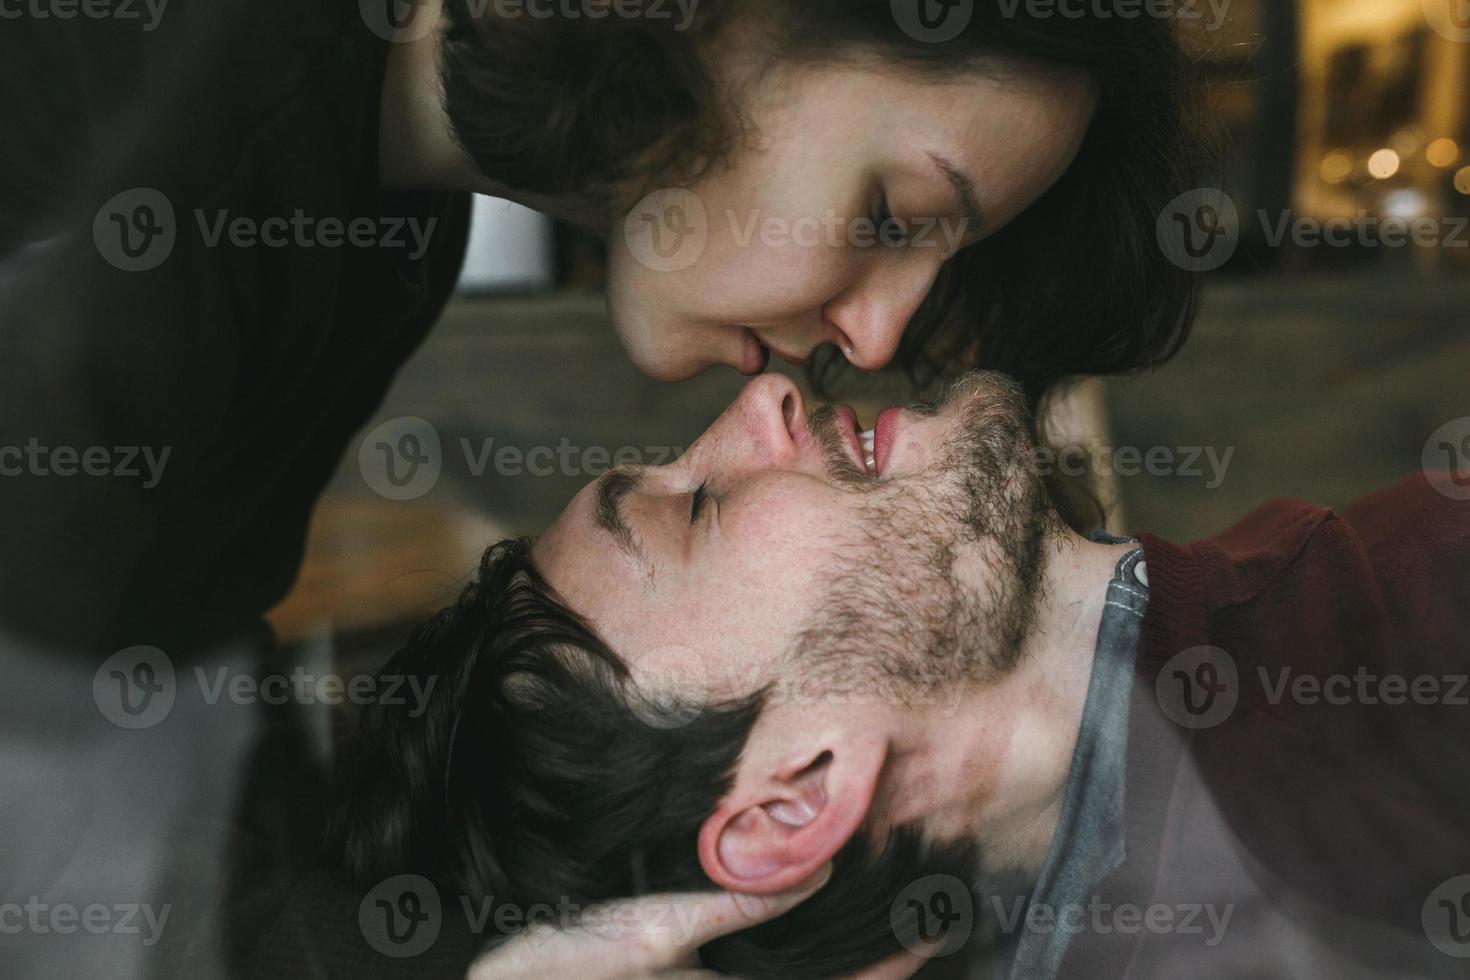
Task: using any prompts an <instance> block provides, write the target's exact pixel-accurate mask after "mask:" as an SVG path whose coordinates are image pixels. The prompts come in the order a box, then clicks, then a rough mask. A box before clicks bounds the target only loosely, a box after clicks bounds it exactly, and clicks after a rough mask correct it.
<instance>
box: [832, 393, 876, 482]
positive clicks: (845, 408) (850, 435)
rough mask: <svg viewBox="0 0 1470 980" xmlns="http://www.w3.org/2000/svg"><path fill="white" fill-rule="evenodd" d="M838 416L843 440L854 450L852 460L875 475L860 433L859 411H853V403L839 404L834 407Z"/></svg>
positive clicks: (863, 469) (865, 470) (865, 471)
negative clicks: (869, 464) (868, 463)
mask: <svg viewBox="0 0 1470 980" xmlns="http://www.w3.org/2000/svg"><path fill="white" fill-rule="evenodd" d="M833 412H834V413H835V414H836V416H837V423H838V424H837V428H838V430H839V431H840V432H841V433H842V436H843V441H844V443H845V444H846V445H847V447H848V449H850V450H851V451H852V461H853V463H854V464H856V466H857V467H858V469H860V470H862V471H863V472H864V473H867V474H868V475H869V476H872V475H873V470H872V468H871V467H870V466H868V465H867V456H868V454H867V452H866V451H865V449H866V447H865V446H864V441H865V440H864V439H863V438H862V437H861V436H860V435H859V434H858V419H857V412H855V411H853V409H852V406H851V405H837V406H835V407H834V408H833Z"/></svg>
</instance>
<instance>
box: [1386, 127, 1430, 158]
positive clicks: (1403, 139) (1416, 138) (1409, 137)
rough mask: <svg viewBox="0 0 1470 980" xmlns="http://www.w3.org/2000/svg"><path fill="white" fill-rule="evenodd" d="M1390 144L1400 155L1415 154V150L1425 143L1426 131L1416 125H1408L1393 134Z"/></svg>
mask: <svg viewBox="0 0 1470 980" xmlns="http://www.w3.org/2000/svg"><path fill="white" fill-rule="evenodd" d="M1389 145H1390V146H1392V147H1393V148H1394V151H1395V152H1396V153H1398V155H1399V156H1400V157H1407V156H1413V155H1414V151H1415V150H1417V149H1419V147H1421V146H1423V145H1424V133H1423V131H1422V130H1420V129H1417V128H1416V127H1413V126H1409V127H1406V128H1404V129H1401V130H1399V131H1398V132H1397V133H1394V134H1393V139H1391V140H1389Z"/></svg>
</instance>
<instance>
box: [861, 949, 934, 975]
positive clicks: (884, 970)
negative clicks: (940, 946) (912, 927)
mask: <svg viewBox="0 0 1470 980" xmlns="http://www.w3.org/2000/svg"><path fill="white" fill-rule="evenodd" d="M928 962H929V957H927V956H925V955H923V954H922V953H915V952H911V951H910V950H907V949H905V950H903V951H902V952H898V953H894V954H893V955H892V956H890V957H888V959H886V960H881V961H879V962H877V963H874V964H873V965H872V966H869V967H865V968H863V969H861V970H859V971H857V972H856V973H849V974H848V975H847V976H846V977H844V978H843V980H908V978H909V977H911V976H913V975H914V974H915V973H918V972H919V971H920V970H922V969H923V968H924V964H926V963H928Z"/></svg>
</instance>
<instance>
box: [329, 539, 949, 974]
mask: <svg viewBox="0 0 1470 980" xmlns="http://www.w3.org/2000/svg"><path fill="white" fill-rule="evenodd" d="M628 652H629V653H632V651H628ZM384 672H385V673H387V674H390V675H398V676H402V677H405V678H417V679H418V680H419V681H420V682H421V684H422V685H424V688H423V689H428V690H430V691H431V694H430V695H429V697H428V701H427V705H417V704H415V705H405V704H398V705H388V704H385V703H376V702H375V703H374V704H373V705H372V706H371V707H370V708H368V709H367V713H366V714H365V715H364V717H363V725H362V730H361V733H360V734H359V735H358V736H357V737H356V739H355V740H354V742H353V743H352V744H351V745H350V746H349V748H348V751H347V752H346V753H345V756H344V764H343V766H342V770H341V773H340V786H339V792H338V796H337V800H336V806H335V814H334V818H333V826H332V833H331V839H332V844H333V848H334V850H335V852H336V854H337V856H338V857H339V858H340V860H341V861H342V862H343V864H344V865H345V868H346V870H347V871H348V873H349V874H350V875H351V876H352V877H353V878H354V879H355V880H356V881H357V882H358V883H359V884H361V885H363V886H365V887H370V886H371V885H373V884H375V883H376V882H378V881H382V880H384V879H386V878H388V877H391V876H393V875H397V874H404V873H417V874H421V875H424V876H426V877H428V878H430V879H431V880H433V881H435V882H436V883H437V884H438V885H440V886H442V887H444V888H446V889H449V890H450V891H451V892H452V893H457V894H461V895H467V896H469V897H470V899H471V900H472V901H474V902H476V903H480V902H485V901H490V902H491V903H492V904H494V905H496V906H499V905H501V904H506V905H509V906H511V907H513V908H518V909H522V910H524V909H529V908H532V907H535V906H543V907H567V906H571V907H580V908H586V907H587V906H588V905H591V904H595V903H598V902H604V901H608V900H612V899H618V898H624V897H628V896H632V895H638V894H649V893H658V892H667V891H691V890H702V889H711V888H714V887H715V886H714V884H713V882H711V880H710V879H709V878H708V877H707V876H706V875H705V874H704V872H703V870H702V868H701V867H700V864H699V858H698V853H697V849H696V840H697V836H698V833H699V828H700V825H701V824H702V823H703V821H704V819H705V817H706V816H708V815H709V814H710V813H711V812H712V811H713V810H714V808H715V805H716V804H717V803H718V802H719V800H720V799H721V798H722V797H723V796H724V795H725V793H726V792H727V791H728V790H729V788H730V786H731V783H732V779H733V772H734V769H735V765H736V762H737V760H738V759H739V757H740V753H741V751H742V749H743V747H744V745H745V741H746V738H747V736H748V735H749V734H750V731H751V728H752V726H753V725H754V723H755V720H756V718H757V717H758V716H759V714H760V711H761V708H762V704H763V701H764V700H765V698H766V695H765V693H764V692H757V693H754V694H752V695H750V696H748V697H746V698H743V699H740V700H736V701H731V702H728V703H721V704H701V705H671V704H667V703H664V704H661V705H658V706H655V705H652V704H650V703H647V702H646V701H640V700H639V698H640V694H639V693H638V692H636V691H634V690H633V689H632V686H631V683H630V681H629V672H628V669H627V666H626V662H625V661H624V660H623V659H621V658H620V657H619V656H618V655H616V654H614V653H613V651H612V650H610V649H608V647H607V646H606V645H605V644H604V643H603V642H602V641H601V640H600V639H599V638H598V637H597V635H596V634H595V633H594V632H593V631H592V630H591V629H590V628H589V626H588V624H586V623H585V622H584V621H583V620H582V619H581V617H579V616H578V615H577V614H576V613H575V612H574V611H572V610H571V609H569V608H567V607H566V606H565V605H564V604H563V603H562V602H561V601H560V600H559V599H558V598H557V597H556V596H555V594H554V593H553V592H552V590H551V589H550V587H549V586H548V585H547V583H546V582H545V581H544V580H543V579H542V578H541V576H540V575H539V574H538V573H537V572H536V569H535V568H534V567H533V565H532V563H531V560H530V543H529V542H528V541H525V540H518V541H506V542H502V543H500V544H498V545H496V546H494V547H492V548H490V549H489V550H488V551H487V552H486V553H485V555H484V557H483V559H482V561H481V564H480V570H479V575H478V577H477V579H476V580H475V582H474V583H472V584H471V585H470V586H469V587H468V588H466V589H465V591H464V592H463V594H462V595H461V596H460V597H459V599H458V601H456V602H455V603H454V604H453V605H452V606H450V607H448V608H446V609H444V610H443V611H441V612H440V613H439V614H438V615H436V616H435V617H434V618H433V619H431V620H429V621H428V622H427V623H425V624H423V625H422V626H421V627H419V628H418V630H417V631H416V632H415V633H414V634H413V637H412V638H411V640H410V641H409V643H408V644H407V645H406V646H405V647H404V648H403V649H402V650H400V651H399V652H398V653H397V654H395V655H394V657H393V658H392V659H391V660H390V662H389V663H388V665H387V666H386V667H385V668H384ZM430 679H432V682H433V683H432V687H428V685H429V682H430ZM420 709H422V710H420ZM650 712H653V713H652V714H651V713H650ZM661 719H677V720H678V722H679V724H677V725H673V724H661V723H660V720H661ZM975 864H976V854H975V849H974V848H973V847H971V846H969V845H942V846H941V845H932V844H930V843H929V842H926V841H925V840H924V839H923V838H922V836H921V835H920V834H919V833H918V831H917V830H916V829H914V828H912V827H909V828H901V829H900V830H898V831H897V832H895V833H893V834H891V835H887V837H886V838H885V839H884V840H881V841H880V840H876V839H874V838H873V837H871V836H869V835H868V834H859V835H857V836H855V837H854V838H853V840H852V841H851V842H849V844H848V845H847V846H846V847H845V848H844V849H843V850H842V851H841V852H840V853H839V854H838V855H837V857H836V858H835V860H834V867H833V875H832V879H831V881H830V882H829V883H828V884H827V885H826V887H824V888H823V889H822V890H821V891H819V892H818V893H817V894H816V895H815V896H813V897H812V898H810V899H808V900H807V901H806V902H804V903H803V904H801V905H800V906H798V907H797V908H796V909H794V910H793V911H791V912H788V913H786V914H785V915H784V916H781V917H780V918H777V919H775V920H773V921H771V922H767V923H764V924H762V925H759V926H756V927H753V928H751V929H748V930H745V931H744V932H740V933H736V934H734V935H731V936H727V937H724V938H722V939H719V940H717V941H715V942H712V943H710V944H708V945H706V946H705V947H704V948H703V950H702V951H701V955H702V958H703V960H704V962H705V964H706V965H707V966H709V967H711V968H714V969H718V970H722V971H725V972H729V973H733V974H736V975H740V976H749V977H808V976H810V977H822V976H832V975H834V974H841V973H846V972H850V971H852V970H855V969H858V968H860V967H862V966H864V965H867V964H870V963H873V962H876V961H878V960H880V959H882V958H883V957H885V956H887V955H889V954H891V953H894V952H897V951H898V950H899V949H900V948H901V944H902V943H903V942H904V941H906V940H910V939H912V938H913V936H914V935H917V926H916V925H915V923H914V921H913V920H914V918H915V912H914V910H913V909H912V908H907V907H904V906H903V903H900V908H899V909H898V911H897V913H896V914H897V916H898V919H897V920H895V918H894V915H895V911H894V903H895V899H896V898H897V897H898V895H899V893H900V892H901V891H902V890H903V889H904V888H905V887H906V886H908V885H910V884H911V883H913V882H914V881H915V880H917V879H919V878H921V877H923V876H925V875H929V874H938V873H949V874H953V873H955V871H956V869H959V868H964V867H973V866H975ZM488 921H494V919H493V916H492V917H491V919H490V920H488Z"/></svg>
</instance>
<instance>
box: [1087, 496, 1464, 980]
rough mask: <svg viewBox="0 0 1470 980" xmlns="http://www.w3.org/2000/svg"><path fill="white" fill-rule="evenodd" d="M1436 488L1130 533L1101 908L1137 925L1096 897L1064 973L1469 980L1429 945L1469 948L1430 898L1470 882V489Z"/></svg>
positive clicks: (1458, 891) (1442, 904) (1454, 913)
mask: <svg viewBox="0 0 1470 980" xmlns="http://www.w3.org/2000/svg"><path fill="white" fill-rule="evenodd" d="M1442 479H1445V480H1447V478H1441V477H1437V476H1436V477H1429V478H1426V477H1424V476H1422V475H1421V476H1416V477H1414V478H1411V479H1409V480H1406V481H1404V482H1403V483H1400V484H1398V485H1397V486H1394V487H1392V488H1390V489H1387V490H1384V491H1381V492H1379V493H1377V494H1374V495H1373V496H1371V497H1369V498H1367V499H1366V500H1363V501H1361V502H1360V503H1358V504H1355V505H1354V506H1352V507H1349V508H1348V509H1346V510H1345V511H1343V512H1342V513H1335V512H1334V511H1332V510H1329V509H1327V508H1324V507H1319V506H1315V505H1311V504H1307V503H1302V502H1297V501H1278V502H1274V503H1270V504H1267V505H1265V506H1264V507H1262V508H1260V509H1258V510H1256V511H1255V512H1253V513H1252V514H1251V515H1250V516H1248V517H1246V518H1245V519H1244V520H1242V521H1241V522H1239V523H1238V524H1236V525H1235V526H1234V527H1232V528H1230V529H1229V530H1228V531H1226V532H1225V533H1223V534H1221V535H1220V536H1218V537H1216V538H1212V539H1210V540H1206V541H1201V542H1196V543H1194V544H1191V545H1187V546H1184V547H1180V546H1178V545H1174V544H1171V543H1169V542H1167V541H1163V540H1161V539H1159V538H1157V537H1154V536H1152V535H1147V534H1145V535H1142V536H1141V539H1142V542H1143V545H1144V549H1145V552H1146V554H1147V558H1148V569H1149V578H1150V580H1151V582H1150V584H1151V599H1150V604H1149V609H1148V613H1147V616H1146V617H1145V620H1144V624H1143V638H1142V641H1141V643H1140V650H1139V657H1138V673H1137V680H1136V683H1135V687H1134V694H1133V699H1132V702H1131V716H1130V722H1129V729H1130V730H1129V748H1128V772H1127V777H1126V788H1125V814H1126V849H1127V856H1126V859H1125V861H1124V864H1123V866H1122V867H1121V868H1120V869H1119V870H1118V871H1117V872H1116V873H1115V874H1114V875H1113V876H1111V877H1110V878H1108V879H1107V880H1106V881H1105V882H1104V883H1103V884H1102V885H1101V886H1100V887H1099V889H1098V890H1097V900H1098V901H1099V902H1100V903H1101V904H1103V905H1106V906H1109V907H1120V906H1136V907H1138V909H1139V910H1140V913H1143V912H1147V911H1148V910H1149V909H1150V908H1153V909H1155V913H1154V914H1155V915H1156V919H1155V920H1154V921H1155V927H1152V928H1151V927H1149V926H1148V925H1142V926H1135V925H1134V920H1131V919H1128V918H1118V917H1116V916H1115V915H1114V914H1113V913H1111V912H1109V911H1104V912H1103V913H1102V915H1101V917H1100V919H1098V920H1096V921H1101V922H1102V923H1103V927H1096V926H1090V927H1088V928H1085V929H1084V930H1083V931H1081V932H1079V933H1078V934H1077V935H1076V936H1075V937H1074V939H1073V940H1072V942H1071V944H1070V945H1069V947H1068V951H1067V954H1066V956H1065V958H1064V960H1063V963H1062V968H1061V971H1060V972H1061V975H1062V976H1066V977H1079V978H1083V977H1085V978H1096V977H1108V978H1111V977H1123V976H1133V977H1150V978H1152V977H1181V976H1200V977H1203V976H1209V977H1237V976H1255V977H1266V976H1291V977H1317V976H1322V977H1333V978H1334V980H1335V978H1337V977H1348V976H1359V975H1361V976H1373V977H1382V976H1414V977H1419V976H1466V975H1470V961H1467V960H1466V959H1460V958H1455V957H1452V956H1450V955H1449V954H1448V953H1447V952H1445V951H1444V950H1443V949H1441V948H1438V947H1436V946H1435V945H1434V944H1433V942H1431V938H1430V937H1431V935H1434V936H1436V937H1438V938H1439V939H1440V940H1441V944H1442V945H1443V944H1445V943H1446V942H1448V943H1449V944H1450V945H1451V946H1452V947H1453V944H1454V942H1455V940H1456V939H1460V940H1461V945H1462V946H1463V947H1464V951H1465V953H1467V954H1470V898H1467V897H1466V896H1465V895H1464V894H1463V893H1464V892H1465V891H1466V889H1465V888H1461V887H1458V886H1452V887H1450V888H1449V889H1446V888H1445V883H1446V882H1448V881H1449V880H1450V879H1452V878H1454V877H1456V876H1459V875H1467V874H1470V687H1467V685H1466V675H1467V674H1470V502H1465V501H1460V500H1455V499H1453V497H1452V495H1450V494H1448V493H1441V492H1440V490H1439V489H1437V488H1436V487H1448V486H1449V484H1448V483H1443V482H1440V481H1441V480H1442ZM1201 647H1210V648H1213V650H1211V651H1202V650H1200V649H1199V648H1201ZM1212 698H1213V699H1212ZM1191 709H1193V710H1192V711H1191ZM1465 881H1466V882H1470V878H1467V879H1465ZM1195 906H1205V907H1206V909H1204V910H1202V911H1201V910H1197V911H1194V913H1193V921H1192V923H1191V924H1192V925H1193V926H1194V927H1200V926H1203V929H1202V930H1201V931H1200V932H1195V931H1192V930H1190V929H1185V928H1183V926H1184V919H1185V918H1186V916H1189V915H1190V914H1191V909H1192V908H1193V907H1195ZM1209 906H1213V911H1214V913H1215V915H1216V922H1217V923H1218V922H1219V920H1220V919H1222V918H1223V916H1224V915H1226V914H1229V916H1230V918H1229V919H1228V920H1226V921H1225V926H1224V927H1223V929H1222V928H1220V927H1219V926H1218V925H1217V926H1215V927H1213V928H1212V927H1211V926H1210V925H1209V922H1210V919H1209V915H1208V911H1209V909H1208V907H1209ZM1130 915H1131V913H1130ZM1166 917H1167V918H1166ZM1140 921H1141V920H1140ZM1166 922H1167V923H1173V925H1169V924H1166ZM1125 928H1126V931H1125Z"/></svg>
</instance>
